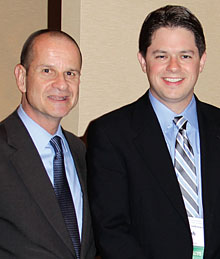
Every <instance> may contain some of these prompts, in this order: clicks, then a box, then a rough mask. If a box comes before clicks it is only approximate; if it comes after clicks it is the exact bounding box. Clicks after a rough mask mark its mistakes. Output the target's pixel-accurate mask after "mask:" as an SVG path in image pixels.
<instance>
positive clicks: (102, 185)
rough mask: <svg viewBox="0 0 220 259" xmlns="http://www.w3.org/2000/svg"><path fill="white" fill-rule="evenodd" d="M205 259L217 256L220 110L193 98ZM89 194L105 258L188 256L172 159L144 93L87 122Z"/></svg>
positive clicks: (188, 242) (173, 258)
mask: <svg viewBox="0 0 220 259" xmlns="http://www.w3.org/2000/svg"><path fill="white" fill-rule="evenodd" d="M196 103H197V113H198V122H199V131H200V147H201V174H202V199H203V209H204V232H205V251H204V258H205V259H217V258H220V165H219V161H220V109H218V108H216V107H214V106H211V105H208V104H205V103H202V102H200V101H199V100H198V99H197V98H196ZM87 157H88V178H89V197H90V202H91V204H90V206H91V211H92V216H93V223H94V225H93V227H94V232H95V240H96V242H97V246H98V250H99V252H100V254H101V256H102V259H119V258H120V259H131V258H133V259H137V258H138V259H159V258H160V259H161V258H163V259H177V258H178V259H191V258H192V251H193V244H192V237H191V232H190V228H189V222H188V218H187V214H186V210H185V207H184V202H183V199H182V195H181V191H180V188H179V184H178V180H177V177H176V174H175V170H174V167H173V163H172V160H171V157H170V154H169V151H168V148H167V145H166V142H165V139H164V136H163V133H162V130H161V128H160V125H159V122H158V120H157V117H156V115H155V113H154V110H153V108H152V106H151V103H150V101H149V97H148V93H146V94H145V95H144V96H142V97H141V98H140V99H139V100H137V101H136V102H134V103H132V104H129V105H127V106H125V107H122V108H120V109H118V110H116V111H113V112H111V113H109V114H107V115H104V116H103V117H101V118H99V119H97V120H95V121H94V122H92V123H91V125H90V126H89V129H88V154H87Z"/></svg>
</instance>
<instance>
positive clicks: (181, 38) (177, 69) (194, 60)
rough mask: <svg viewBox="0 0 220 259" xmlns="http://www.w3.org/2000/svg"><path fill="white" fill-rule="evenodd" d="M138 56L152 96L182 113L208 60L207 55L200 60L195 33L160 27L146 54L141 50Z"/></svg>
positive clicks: (181, 29)
mask: <svg viewBox="0 0 220 259" xmlns="http://www.w3.org/2000/svg"><path fill="white" fill-rule="evenodd" d="M138 58H139V62H140V64H141V67H142V70H143V71H144V72H145V73H147V77H148V80H149V83H150V91H151V93H152V95H153V96H154V97H155V98H157V99H158V100H159V101H160V102H162V103H163V104H165V105H166V106H167V107H168V108H170V109H171V110H173V111H174V112H176V113H180V112H182V111H183V110H184V109H185V108H186V106H187V105H188V104H189V102H190V101H191V98H192V95H193V92H194V86H195V84H196V81H197V79H198V75H199V73H200V72H202V70H203V67H204V64H205V59H206V54H203V56H202V57H201V59H200V57H199V51H198V49H197V47H196V44H195V38H194V35H193V33H192V32H191V31H189V30H186V29H184V28H181V27H177V28H165V27H163V28H160V29H158V30H157V31H155V32H154V34H153V36H152V43H151V45H150V46H149V47H148V49H147V53H146V57H145V58H143V57H142V56H141V54H140V53H139V54H138Z"/></svg>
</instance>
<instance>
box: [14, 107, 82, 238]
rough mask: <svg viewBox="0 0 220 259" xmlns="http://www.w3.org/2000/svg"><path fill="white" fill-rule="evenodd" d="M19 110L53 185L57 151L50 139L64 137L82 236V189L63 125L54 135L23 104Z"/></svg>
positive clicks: (69, 181) (66, 163) (69, 177)
mask: <svg viewBox="0 0 220 259" xmlns="http://www.w3.org/2000/svg"><path fill="white" fill-rule="evenodd" d="M17 112H18V115H19V117H20V119H21V120H22V122H23V123H24V125H25V127H26V129H27V131H28V133H29V134H30V136H31V138H32V141H33V143H34V145H35V147H36V148H37V151H38V153H39V155H40V157H41V160H42V162H43V165H44V167H45V170H46V172H47V174H48V177H49V179H50V181H51V183H52V185H54V177H53V159H54V155H55V152H54V148H53V147H52V146H51V144H50V140H51V138H52V137H54V136H59V137H60V138H61V139H62V141H61V142H62V149H63V154H64V164H65V171H66V176H67V181H68V183H69V187H70V191H71V194H72V198H73V202H74V206H75V210H76V216H77V222H78V227H79V233H80V238H81V232H82V217H83V212H82V208H83V197H82V191H81V186H80V183H79V179H78V175H77V172H76V167H75V164H74V160H73V157H72V154H71V152H70V149H69V145H68V143H67V140H66V138H65V137H64V135H63V132H62V129H61V126H60V125H59V127H58V129H57V132H56V133H55V134H54V135H51V134H50V133H48V132H47V131H46V130H45V129H43V128H42V127H41V126H40V125H39V124H37V123H36V122H35V121H33V120H32V119H31V118H30V117H29V116H28V115H27V114H26V113H25V111H24V110H23V108H22V105H20V107H19V108H18V110H17Z"/></svg>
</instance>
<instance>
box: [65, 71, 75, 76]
mask: <svg viewBox="0 0 220 259" xmlns="http://www.w3.org/2000/svg"><path fill="white" fill-rule="evenodd" d="M66 74H67V75H68V76H75V73H74V72H70V71H68V72H66Z"/></svg>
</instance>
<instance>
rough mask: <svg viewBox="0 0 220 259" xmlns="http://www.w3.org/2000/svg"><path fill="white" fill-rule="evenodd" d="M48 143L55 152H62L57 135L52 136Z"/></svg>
mask: <svg viewBox="0 0 220 259" xmlns="http://www.w3.org/2000/svg"><path fill="white" fill-rule="evenodd" d="M50 144H51V146H52V147H53V149H54V151H55V154H57V153H62V145H61V138H60V137H59V136H55V137H53V138H52V139H51V140H50Z"/></svg>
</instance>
